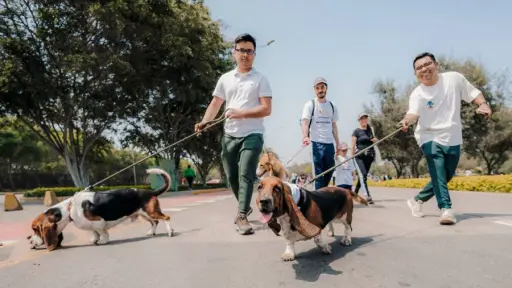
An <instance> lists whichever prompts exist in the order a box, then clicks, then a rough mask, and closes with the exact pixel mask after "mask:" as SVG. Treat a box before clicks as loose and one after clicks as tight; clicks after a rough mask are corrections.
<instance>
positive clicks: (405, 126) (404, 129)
mask: <svg viewBox="0 0 512 288" xmlns="http://www.w3.org/2000/svg"><path fill="white" fill-rule="evenodd" d="M400 127H402V132H407V129H409V121H407V119H405V118H404V119H402V121H400V122H399V123H398V125H397V128H400Z"/></svg>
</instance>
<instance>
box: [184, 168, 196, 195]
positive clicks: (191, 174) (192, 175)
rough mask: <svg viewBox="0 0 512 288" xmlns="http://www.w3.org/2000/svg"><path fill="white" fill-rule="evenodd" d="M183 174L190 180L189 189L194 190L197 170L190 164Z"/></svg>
mask: <svg viewBox="0 0 512 288" xmlns="http://www.w3.org/2000/svg"><path fill="white" fill-rule="evenodd" d="M183 176H184V177H185V179H187V182H188V190H192V183H194V178H195V177H196V171H195V170H194V169H192V167H190V165H188V166H187V169H185V171H184V172H183Z"/></svg>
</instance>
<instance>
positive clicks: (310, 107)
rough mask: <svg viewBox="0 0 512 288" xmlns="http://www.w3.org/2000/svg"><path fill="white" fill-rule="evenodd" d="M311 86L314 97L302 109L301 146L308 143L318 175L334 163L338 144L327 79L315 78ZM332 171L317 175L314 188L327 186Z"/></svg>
mask: <svg viewBox="0 0 512 288" xmlns="http://www.w3.org/2000/svg"><path fill="white" fill-rule="evenodd" d="M313 87H314V90H315V94H316V98H314V99H313V100H310V101H308V102H306V104H305V105H304V108H303V110H302V145H303V146H307V145H309V144H310V143H311V144H312V146H313V148H312V150H313V164H314V166H315V175H319V174H321V173H323V172H325V171H326V170H327V169H329V168H332V167H334V165H335V159H334V154H335V151H336V150H337V149H338V148H339V146H340V145H339V143H340V140H339V138H338V128H337V126H336V121H338V109H337V108H336V106H335V105H334V103H332V102H331V101H329V100H327V99H326V96H327V81H325V79H324V78H321V77H320V78H317V79H315V82H314V85H313ZM335 144H336V147H335V146H334V145H335ZM333 173H334V171H329V172H328V173H326V174H325V175H323V176H322V177H319V178H318V179H317V180H316V181H315V189H320V188H322V187H327V186H328V185H329V182H330V181H331V177H332V174H333Z"/></svg>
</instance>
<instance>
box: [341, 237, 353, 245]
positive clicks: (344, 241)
mask: <svg viewBox="0 0 512 288" xmlns="http://www.w3.org/2000/svg"><path fill="white" fill-rule="evenodd" d="M340 244H341V245H343V246H351V245H352V238H350V236H343V238H342V239H341V241H340Z"/></svg>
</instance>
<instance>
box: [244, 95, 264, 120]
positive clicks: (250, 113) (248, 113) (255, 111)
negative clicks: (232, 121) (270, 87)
mask: <svg viewBox="0 0 512 288" xmlns="http://www.w3.org/2000/svg"><path fill="white" fill-rule="evenodd" d="M240 113H241V114H242V117H243V118H262V117H266V116H269V115H270V114H271V113H272V97H271V96H265V97H260V105H259V106H258V107H254V108H251V109H244V110H241V111H240Z"/></svg>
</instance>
